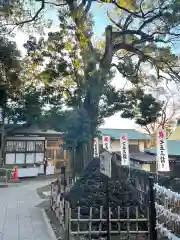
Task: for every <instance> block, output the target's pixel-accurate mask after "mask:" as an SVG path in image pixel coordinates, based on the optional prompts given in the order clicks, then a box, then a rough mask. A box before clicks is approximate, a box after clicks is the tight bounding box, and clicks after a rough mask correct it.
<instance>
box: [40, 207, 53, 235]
mask: <svg viewBox="0 0 180 240" xmlns="http://www.w3.org/2000/svg"><path fill="white" fill-rule="evenodd" d="M41 211H42V215H43V218H44V221H45V223H46V226H47V230H48V233H49V236H50V237H51V240H57V238H56V235H55V233H54V230H53V228H52V226H51V223H50V221H49V219H48V217H47V215H46V212H45V210H44V208H43V209H41Z"/></svg>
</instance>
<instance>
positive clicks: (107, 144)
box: [102, 136, 111, 152]
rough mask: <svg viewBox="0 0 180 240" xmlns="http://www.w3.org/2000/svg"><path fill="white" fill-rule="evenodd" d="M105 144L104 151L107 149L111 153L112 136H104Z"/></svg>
mask: <svg viewBox="0 0 180 240" xmlns="http://www.w3.org/2000/svg"><path fill="white" fill-rule="evenodd" d="M102 142H103V149H106V150H107V151H109V152H110V151H111V138H110V136H103V137H102Z"/></svg>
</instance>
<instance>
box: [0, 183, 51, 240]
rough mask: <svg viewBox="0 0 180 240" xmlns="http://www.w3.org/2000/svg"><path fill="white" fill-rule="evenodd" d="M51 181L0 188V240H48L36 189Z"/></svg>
mask: <svg viewBox="0 0 180 240" xmlns="http://www.w3.org/2000/svg"><path fill="white" fill-rule="evenodd" d="M50 182H52V180H50V179H49V180H41V181H39V180H38V181H26V182H22V183H18V184H15V185H14V186H11V187H8V188H0V240H50V239H51V238H50V236H49V234H48V230H47V228H46V223H45V221H44V219H43V216H42V211H41V209H40V208H38V207H36V206H37V205H38V204H39V203H41V202H42V201H43V200H42V199H40V198H39V196H38V195H37V193H36V189H37V188H39V187H42V186H44V185H47V184H48V183H50Z"/></svg>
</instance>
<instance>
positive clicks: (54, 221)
mask: <svg viewBox="0 0 180 240" xmlns="http://www.w3.org/2000/svg"><path fill="white" fill-rule="evenodd" d="M50 190H51V186H50V185H46V186H43V187H41V188H38V189H37V193H38V195H39V196H40V197H41V198H42V199H44V201H43V202H42V203H40V204H39V205H38V206H37V207H40V208H44V209H45V212H46V214H47V217H48V219H49V220H50V224H51V226H52V229H53V230H54V233H55V235H56V238H57V240H59V239H61V237H62V234H63V229H62V227H61V225H60V223H59V221H58V220H57V218H56V216H55V214H54V212H52V211H51V210H50V197H49V196H46V195H45V194H44V192H49V191H50Z"/></svg>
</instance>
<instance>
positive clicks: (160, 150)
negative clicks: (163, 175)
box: [157, 128, 170, 172]
mask: <svg viewBox="0 0 180 240" xmlns="http://www.w3.org/2000/svg"><path fill="white" fill-rule="evenodd" d="M157 171H159V172H168V171H170V168H169V159H168V150H167V139H166V130H165V129H164V128H161V129H159V130H158V132H157Z"/></svg>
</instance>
